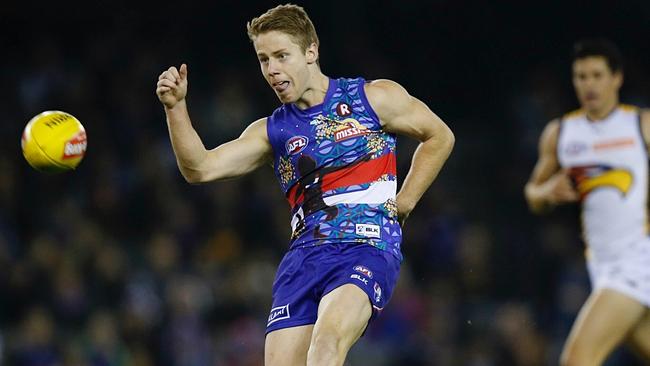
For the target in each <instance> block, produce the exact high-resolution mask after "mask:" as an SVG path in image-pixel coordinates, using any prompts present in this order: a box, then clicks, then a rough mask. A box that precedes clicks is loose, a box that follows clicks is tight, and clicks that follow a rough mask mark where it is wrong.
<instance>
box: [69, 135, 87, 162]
mask: <svg viewBox="0 0 650 366" xmlns="http://www.w3.org/2000/svg"><path fill="white" fill-rule="evenodd" d="M87 146H88V140H87V138H86V132H84V131H81V132H79V133H78V134H76V135H75V136H74V137H73V138H71V139H70V140H68V141H67V142H66V143H65V145H64V146H63V159H72V158H78V157H80V156H83V154H84V153H85V152H86V147H87Z"/></svg>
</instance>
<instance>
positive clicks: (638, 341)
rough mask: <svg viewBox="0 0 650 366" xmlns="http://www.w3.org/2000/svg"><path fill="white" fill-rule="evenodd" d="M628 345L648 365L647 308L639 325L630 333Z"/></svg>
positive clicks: (649, 312) (649, 318) (649, 324)
mask: <svg viewBox="0 0 650 366" xmlns="http://www.w3.org/2000/svg"><path fill="white" fill-rule="evenodd" d="M628 343H629V344H630V346H632V349H634V351H635V353H636V354H637V355H639V356H640V357H642V358H643V359H644V360H645V361H646V362H649V363H650V310H648V308H646V311H645V314H644V315H643V317H642V318H641V320H640V321H639V323H638V324H637V325H636V326H635V327H634V329H632V332H630V335H629V337H628Z"/></svg>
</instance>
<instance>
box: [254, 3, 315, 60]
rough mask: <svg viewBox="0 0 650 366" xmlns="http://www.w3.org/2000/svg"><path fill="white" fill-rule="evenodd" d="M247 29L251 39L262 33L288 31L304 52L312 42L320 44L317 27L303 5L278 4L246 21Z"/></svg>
mask: <svg viewBox="0 0 650 366" xmlns="http://www.w3.org/2000/svg"><path fill="white" fill-rule="evenodd" d="M246 30H247V33H248V38H250V40H251V41H254V40H255V38H256V37H257V36H259V35H260V34H262V33H266V32H270V31H278V32H282V33H286V34H288V35H289V36H290V37H291V38H292V39H293V41H294V42H296V44H297V45H298V46H300V48H301V49H302V51H303V52H304V51H306V50H307V48H308V47H309V46H311V45H312V43H313V44H316V47H318V44H319V42H318V35H316V28H314V24H313V23H312V22H311V19H309V16H308V15H307V12H306V11H305V9H303V8H302V7H301V6H298V5H294V4H284V5H278V6H276V7H275V8H272V9H269V10H267V11H266V13H264V14H262V15H260V16H258V17H256V18H253V20H251V21H250V22H248V23H246Z"/></svg>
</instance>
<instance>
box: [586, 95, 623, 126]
mask: <svg viewBox="0 0 650 366" xmlns="http://www.w3.org/2000/svg"><path fill="white" fill-rule="evenodd" d="M617 107H618V98H615V99H613V100H611V101H609V102H608V103H606V104H604V105H603V106H602V107H601V108H598V109H594V110H588V109H586V110H585V112H586V114H587V118H588V119H589V120H590V121H601V120H603V119H605V118H607V116H609V115H610V114H611V113H612V112H613V111H614V110H615V109H616V108H617Z"/></svg>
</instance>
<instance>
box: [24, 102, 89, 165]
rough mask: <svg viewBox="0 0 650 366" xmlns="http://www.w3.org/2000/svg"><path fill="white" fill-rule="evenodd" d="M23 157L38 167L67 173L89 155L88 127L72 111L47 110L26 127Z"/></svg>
mask: <svg viewBox="0 0 650 366" xmlns="http://www.w3.org/2000/svg"><path fill="white" fill-rule="evenodd" d="M21 146H22V148H23V156H25V159H26V160H27V162H28V163H29V165H31V166H32V167H33V168H34V169H36V170H39V171H42V172H63V171H66V170H71V169H74V168H76V167H77V165H79V163H80V162H81V159H83V157H84V155H85V154H86V147H87V146H88V142H87V139H86V130H85V129H84V126H83V125H82V124H81V122H79V120H78V119H76V118H75V117H74V116H72V115H71V114H69V113H65V112H61V111H45V112H43V113H40V114H38V115H37V116H35V117H34V118H32V119H31V120H30V121H29V122H28V123H27V126H25V130H24V131H23V137H22V139H21Z"/></svg>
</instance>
